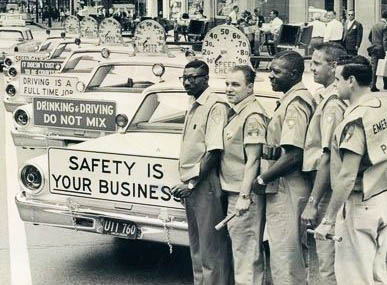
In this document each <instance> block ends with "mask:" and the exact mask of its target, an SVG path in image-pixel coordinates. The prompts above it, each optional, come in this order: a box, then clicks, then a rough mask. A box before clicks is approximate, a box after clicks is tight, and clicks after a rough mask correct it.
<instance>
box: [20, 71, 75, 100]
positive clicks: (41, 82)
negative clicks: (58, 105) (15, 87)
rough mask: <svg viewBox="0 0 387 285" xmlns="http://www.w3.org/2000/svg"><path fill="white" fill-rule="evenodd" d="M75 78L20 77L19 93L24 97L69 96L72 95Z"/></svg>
mask: <svg viewBox="0 0 387 285" xmlns="http://www.w3.org/2000/svg"><path fill="white" fill-rule="evenodd" d="M77 83H78V78H77V77H60V78H59V77H54V76H31V75H21V76H20V88H19V89H20V93H21V94H22V95H26V96H70V95H74V94H75V93H76V92H77V90H76V84H77Z"/></svg>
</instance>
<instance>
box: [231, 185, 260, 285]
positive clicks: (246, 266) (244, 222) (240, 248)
mask: <svg viewBox="0 0 387 285" xmlns="http://www.w3.org/2000/svg"><path fill="white" fill-rule="evenodd" d="M224 192H225V193H227V196H228V210H227V212H228V213H227V214H228V215H230V214H232V213H234V212H235V205H236V203H237V201H238V198H239V193H235V192H226V191H224ZM251 200H252V203H251V205H250V207H249V209H248V211H247V212H245V213H243V214H242V215H240V216H237V217H235V218H234V219H232V220H231V221H230V222H229V223H228V224H227V229H228V232H229V234H230V237H231V245H232V255H233V261H234V271H235V274H234V276H235V285H261V284H263V276H264V255H263V244H262V240H263V230H264V224H265V222H264V213H265V197H264V196H263V195H260V196H258V195H256V194H254V193H251Z"/></svg>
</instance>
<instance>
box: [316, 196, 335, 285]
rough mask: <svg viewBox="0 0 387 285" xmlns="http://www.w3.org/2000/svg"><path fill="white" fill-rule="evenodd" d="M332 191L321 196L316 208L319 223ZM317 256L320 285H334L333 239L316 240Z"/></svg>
mask: <svg viewBox="0 0 387 285" xmlns="http://www.w3.org/2000/svg"><path fill="white" fill-rule="evenodd" d="M331 196H332V191H331V190H329V191H327V192H325V193H324V195H323V196H322V198H321V200H320V202H319V204H318V210H317V224H318V225H319V224H320V223H321V221H322V219H323V218H324V216H325V213H326V211H327V208H328V204H329V201H330V199H331ZM316 251H317V257H318V265H319V266H318V269H319V273H320V284H321V285H335V284H337V282H336V277H335V266H334V265H335V242H334V241H333V240H316Z"/></svg>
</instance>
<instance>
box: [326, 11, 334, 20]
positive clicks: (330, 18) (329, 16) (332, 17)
mask: <svg viewBox="0 0 387 285" xmlns="http://www.w3.org/2000/svg"><path fill="white" fill-rule="evenodd" d="M327 18H328V20H329V21H332V20H333V19H334V18H335V14H333V13H332V12H328V14H327Z"/></svg>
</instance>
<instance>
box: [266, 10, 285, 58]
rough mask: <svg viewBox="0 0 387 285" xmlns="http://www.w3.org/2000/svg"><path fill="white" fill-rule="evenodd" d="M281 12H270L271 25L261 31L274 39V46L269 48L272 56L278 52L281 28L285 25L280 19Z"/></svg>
mask: <svg viewBox="0 0 387 285" xmlns="http://www.w3.org/2000/svg"><path fill="white" fill-rule="evenodd" d="M278 15H279V12H278V11H277V10H272V11H271V12H270V18H271V21H270V23H269V25H263V26H262V28H261V30H262V31H263V32H265V33H266V34H269V35H270V34H271V35H272V37H273V44H272V45H271V46H270V47H269V48H270V49H271V50H270V54H272V55H274V54H275V53H276V52H277V41H278V37H279V32H280V30H281V26H282V25H283V23H284V22H283V21H282V20H281V19H280V18H279V17H278Z"/></svg>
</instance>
